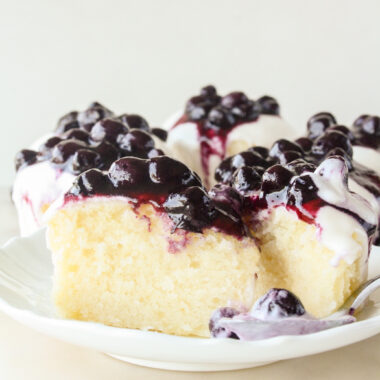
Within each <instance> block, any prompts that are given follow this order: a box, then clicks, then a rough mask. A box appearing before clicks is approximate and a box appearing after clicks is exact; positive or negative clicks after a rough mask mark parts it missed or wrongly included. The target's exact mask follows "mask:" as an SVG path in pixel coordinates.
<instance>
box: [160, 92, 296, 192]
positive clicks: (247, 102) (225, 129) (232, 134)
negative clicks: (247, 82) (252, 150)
mask: <svg viewBox="0 0 380 380" xmlns="http://www.w3.org/2000/svg"><path fill="white" fill-rule="evenodd" d="M165 127H166V128H167V129H168V136H167V154H169V155H171V156H172V157H174V158H177V159H179V160H181V161H182V162H184V163H185V164H186V165H187V166H189V167H190V168H191V169H192V170H194V171H196V172H197V173H198V174H199V175H200V176H201V178H202V180H203V182H204V183H205V185H206V186H210V185H212V184H214V175H213V174H214V171H215V168H216V167H217V166H218V165H219V163H220V162H221V161H222V160H223V159H224V158H225V157H228V156H231V155H233V154H236V153H239V152H241V151H243V150H245V149H247V148H249V147H251V146H253V145H263V146H270V145H271V144H272V143H273V141H275V140H276V139H278V138H280V137H283V136H285V135H286V136H287V137H288V138H292V137H295V133H294V130H293V129H292V128H291V127H290V126H289V125H288V124H287V123H286V122H285V121H284V120H283V119H282V118H281V116H280V107H279V104H278V103H277V101H276V100H275V99H274V98H272V97H270V96H262V97H261V98H259V99H257V100H256V101H254V100H252V99H249V98H248V97H247V96H246V95H245V94H244V93H243V92H232V93H230V94H228V95H226V96H223V97H221V96H220V95H219V94H218V93H217V91H216V89H215V87H214V86H207V87H204V88H202V90H201V92H200V94H199V95H197V96H194V97H192V98H190V99H189V100H188V101H187V103H186V106H185V110H184V112H183V111H181V112H180V113H179V114H176V115H174V116H173V117H172V118H170V119H169V120H168V121H167V123H165Z"/></svg>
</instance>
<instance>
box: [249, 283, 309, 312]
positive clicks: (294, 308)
mask: <svg viewBox="0 0 380 380" xmlns="http://www.w3.org/2000/svg"><path fill="white" fill-rule="evenodd" d="M251 313H252V315H254V316H256V315H257V316H258V317H260V319H279V318H288V317H294V316H301V315H304V314H305V313H306V311H305V308H304V307H303V305H302V303H301V301H300V300H299V299H298V297H297V296H296V295H294V294H293V293H292V292H290V291H289V290H286V289H276V288H273V289H270V290H269V291H268V292H267V293H266V294H265V295H264V296H262V297H261V298H259V299H258V300H257V301H256V303H255V305H254V306H253V308H252V310H251Z"/></svg>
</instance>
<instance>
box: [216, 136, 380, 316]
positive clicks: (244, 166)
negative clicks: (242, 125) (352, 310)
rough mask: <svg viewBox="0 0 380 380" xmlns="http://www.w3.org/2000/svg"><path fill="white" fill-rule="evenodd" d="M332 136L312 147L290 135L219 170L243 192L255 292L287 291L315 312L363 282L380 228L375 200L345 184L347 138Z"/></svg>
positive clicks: (328, 308) (332, 306)
mask: <svg viewBox="0 0 380 380" xmlns="http://www.w3.org/2000/svg"><path fill="white" fill-rule="evenodd" d="M334 133H338V132H329V133H327V134H325V135H322V136H321V137H320V139H317V140H316V142H315V143H314V145H313V144H311V145H312V146H311V145H310V146H309V148H306V146H304V148H302V147H301V146H300V145H299V144H297V143H293V142H291V141H287V140H279V141H277V142H276V143H275V144H274V145H273V147H272V148H271V150H270V151H268V150H265V149H263V148H258V147H256V148H252V149H251V150H249V151H246V152H244V153H241V154H240V155H236V156H233V157H231V158H229V159H226V160H225V161H224V162H223V163H222V164H221V165H220V166H219V168H218V170H217V171H216V177H217V178H218V179H220V180H222V181H223V182H224V183H225V184H227V185H228V184H229V185H230V186H232V187H233V188H235V189H237V190H238V191H239V192H240V194H241V195H242V196H243V197H244V199H245V207H244V211H243V219H244V220H245V222H246V224H247V225H248V226H249V228H250V231H251V233H252V235H253V236H254V237H255V238H256V239H257V243H258V245H259V247H260V251H261V255H260V262H259V272H258V279H257V282H256V292H255V297H259V296H262V295H264V294H265V293H266V292H267V291H268V290H269V289H271V288H284V289H287V290H289V291H291V292H293V293H294V294H296V295H297V297H299V298H300V300H301V301H302V303H303V305H304V306H305V308H306V310H307V311H308V312H309V313H311V314H313V315H314V316H316V317H326V316H328V315H330V314H332V313H333V312H335V311H336V310H337V309H338V308H339V307H340V306H341V305H342V304H343V303H344V301H345V300H346V299H347V298H348V297H349V296H350V295H351V294H352V292H353V291H354V290H355V289H356V288H357V287H358V286H359V285H360V284H361V283H362V282H363V281H365V279H366V276H367V264H368V255H369V249H370V248H371V246H372V243H373V241H374V237H375V233H376V230H377V225H378V208H377V203H376V199H375V197H374V196H373V195H372V194H370V193H369V192H368V191H367V195H368V199H366V198H364V197H363V196H361V195H359V194H357V193H353V192H352V191H351V188H350V187H349V185H348V178H349V176H352V175H354V176H355V173H352V172H349V170H348V168H351V170H353V169H352V168H354V167H355V165H352V161H351V160H352V158H351V157H352V150H351V151H350V148H351V146H350V144H349V141H348V142H347V141H346V140H345V139H344V135H343V134H340V133H338V135H331V134H334ZM329 138H332V139H333V141H331V140H329ZM334 154H335V155H334ZM317 165H318V166H317Z"/></svg>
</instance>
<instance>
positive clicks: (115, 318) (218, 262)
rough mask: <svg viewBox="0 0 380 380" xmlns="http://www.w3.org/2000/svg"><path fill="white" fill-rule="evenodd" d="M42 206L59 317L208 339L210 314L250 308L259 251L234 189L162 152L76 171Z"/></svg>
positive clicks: (252, 299) (126, 158)
mask: <svg viewBox="0 0 380 380" xmlns="http://www.w3.org/2000/svg"><path fill="white" fill-rule="evenodd" d="M56 203H57V204H56V205H54V206H52V208H51V209H50V211H49V213H51V214H52V215H51V216H50V220H49V223H48V232H47V239H48V245H49V247H50V249H51V251H52V253H53V262H54V266H55V270H54V287H53V298H54V302H55V305H56V307H57V310H58V313H59V315H61V316H62V317H66V318H74V319H79V320H85V321H95V322H101V323H104V324H107V325H111V326H118V327H128V328H137V329H143V330H155V331H161V332H165V333H170V334H176V335H186V336H200V337H208V336H209V329H208V323H209V319H210V315H211V314H212V312H213V311H214V310H215V309H217V308H219V307H222V306H224V305H226V304H231V305H244V307H248V308H249V307H251V306H252V304H253V301H254V283H255V278H256V274H257V263H258V260H259V251H258V249H257V247H256V244H255V242H254V240H253V239H251V238H250V237H248V233H247V230H246V227H245V226H244V224H243V223H242V220H241V217H240V207H241V199H240V196H239V195H238V194H237V192H235V191H234V190H233V189H229V191H227V192H223V193H218V192H214V193H212V194H208V193H207V192H206V190H205V189H204V188H203V187H202V185H201V182H200V179H199V177H198V176H197V175H196V174H195V173H194V172H192V171H191V170H189V169H188V168H187V167H186V166H185V165H184V164H182V163H181V162H179V161H176V160H174V159H171V158H169V157H166V156H159V157H154V158H151V159H141V158H134V157H125V158H121V159H119V160H117V161H115V162H114V163H113V164H112V165H111V167H110V169H109V171H108V172H104V171H100V170H99V169H90V170H88V171H86V172H84V173H82V174H81V175H79V176H78V177H77V179H76V180H75V183H74V185H73V186H72V187H71V189H70V190H69V191H68V192H67V193H66V195H65V197H64V200H63V203H61V201H57V202H56Z"/></svg>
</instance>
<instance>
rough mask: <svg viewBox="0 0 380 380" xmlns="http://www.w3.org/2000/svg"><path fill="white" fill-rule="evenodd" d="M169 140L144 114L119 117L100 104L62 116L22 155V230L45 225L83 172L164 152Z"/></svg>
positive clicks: (17, 195)
mask: <svg viewBox="0 0 380 380" xmlns="http://www.w3.org/2000/svg"><path fill="white" fill-rule="evenodd" d="M158 135H159V136H160V137H158ZM164 139H165V131H164V130H160V129H158V128H153V129H151V128H150V127H149V125H148V123H147V121H146V120H145V119H144V118H142V117H141V116H139V115H133V114H129V115H127V114H123V115H120V116H116V115H115V114H114V113H113V112H111V111H110V110H108V109H107V108H105V107H104V106H102V105H101V104H99V103H93V104H91V105H90V106H89V107H88V108H87V109H86V110H85V111H82V112H76V111H75V112H70V113H68V114H66V115H65V116H63V117H62V118H60V119H59V121H58V124H57V127H56V130H55V131H54V133H53V134H51V135H49V136H46V137H44V138H43V139H39V141H38V142H36V143H35V144H34V145H33V148H34V149H24V150H22V151H20V152H19V153H17V155H16V170H17V174H16V178H15V182H14V185H13V191H12V199H13V201H14V203H15V206H16V209H17V213H18V216H19V224H20V230H21V235H27V234H29V233H31V232H34V231H35V230H36V229H38V228H39V227H41V226H42V225H43V224H44V223H43V215H44V213H45V212H46V210H47V209H48V208H49V206H50V205H51V204H52V203H53V202H54V201H55V200H56V199H57V198H59V197H60V196H62V195H63V194H64V193H65V192H66V191H67V190H68V189H69V188H70V187H71V185H72V184H73V181H74V179H75V177H76V176H77V175H78V174H80V173H82V172H84V171H85V170H88V169H90V168H98V169H101V170H106V169H108V168H109V167H110V165H111V163H112V162H114V161H115V160H116V159H117V158H120V157H123V156H135V157H141V158H148V157H154V156H157V155H160V154H162V151H161V150H160V149H159V147H162V146H163V145H164V141H163V140H164Z"/></svg>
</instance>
